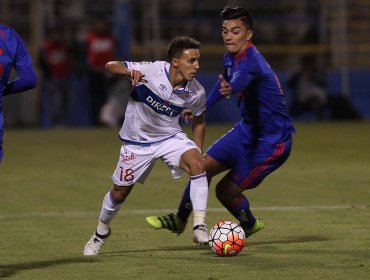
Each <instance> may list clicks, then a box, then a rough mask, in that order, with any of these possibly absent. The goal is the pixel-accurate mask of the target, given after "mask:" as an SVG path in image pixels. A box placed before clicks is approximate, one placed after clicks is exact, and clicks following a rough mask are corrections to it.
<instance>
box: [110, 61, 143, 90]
mask: <svg viewBox="0 0 370 280" xmlns="http://www.w3.org/2000/svg"><path fill="white" fill-rule="evenodd" d="M105 69H106V70H107V71H108V72H109V73H110V74H112V75H120V76H124V77H128V78H131V85H132V86H136V85H137V84H138V83H139V82H141V81H142V78H143V77H144V76H145V75H144V74H143V73H141V72H140V71H138V70H129V69H127V67H126V66H125V64H124V63H123V62H122V61H109V62H108V63H107V64H106V65H105Z"/></svg>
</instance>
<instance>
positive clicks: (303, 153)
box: [0, 122, 370, 280]
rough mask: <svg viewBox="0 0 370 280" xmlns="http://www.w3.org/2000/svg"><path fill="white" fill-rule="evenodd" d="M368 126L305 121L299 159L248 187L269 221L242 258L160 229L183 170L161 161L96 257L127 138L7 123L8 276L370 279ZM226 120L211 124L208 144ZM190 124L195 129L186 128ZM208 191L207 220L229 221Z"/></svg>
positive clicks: (0, 254)
mask: <svg viewBox="0 0 370 280" xmlns="http://www.w3.org/2000/svg"><path fill="white" fill-rule="evenodd" d="M369 125H370V124H369V123H366V122H363V123H350V122H349V123H321V124H319V123H313V124H298V125H297V134H296V135H295V136H294V146H293V151H292V154H291V157H290V158H289V160H288V161H287V162H286V164H285V165H284V166H283V167H282V168H280V169H279V170H277V171H276V172H275V173H273V174H271V175H270V176H269V177H268V178H266V180H265V181H264V182H263V183H262V185H261V186H259V187H258V188H256V189H254V190H251V191H247V192H246V194H247V195H248V197H249V198H250V200H251V204H252V207H253V208H254V212H255V214H256V216H258V217H261V218H263V219H264V221H265V225H266V227H265V229H264V230H263V231H262V232H260V233H258V234H256V235H254V236H252V237H251V238H250V240H248V243H247V246H246V247H245V248H244V250H243V251H242V253H241V254H240V255H239V256H236V257H232V258H220V257H216V256H214V255H212V252H211V251H210V249H208V247H196V246H193V245H192V241H191V229H190V227H188V228H187V229H186V231H185V232H184V234H182V235H180V236H176V235H174V234H171V233H169V232H167V231H161V230H153V229H151V228H150V227H149V226H148V225H147V224H146V222H145V217H146V216H148V215H151V214H159V215H162V214H166V213H168V211H172V210H173V211H174V210H175V209H176V207H177V204H178V202H179V199H180V196H181V194H182V191H183V188H184V186H185V184H186V181H187V178H186V176H184V178H181V179H180V180H173V179H172V177H171V175H170V173H169V171H168V170H167V167H166V166H165V165H164V164H163V163H161V162H158V163H157V165H156V166H155V168H154V170H153V172H152V173H151V174H150V176H149V177H148V179H147V181H146V183H145V185H137V186H136V187H135V188H136V189H135V190H134V191H133V192H132V194H131V196H130V197H129V198H128V200H127V201H126V203H125V205H124V206H123V207H122V209H121V212H120V213H119V214H118V216H117V217H116V219H115V220H114V222H113V224H112V231H113V234H112V236H111V237H110V239H109V241H108V242H107V243H106V245H105V246H104V248H103V250H102V254H101V255H100V256H98V257H90V258H86V257H83V256H82V250H83V247H84V245H85V243H86V241H87V240H88V239H89V238H90V236H91V234H92V233H93V231H94V229H95V226H96V223H97V219H98V214H99V211H100V207H101V202H102V198H103V196H104V195H105V193H106V192H107V191H108V190H109V189H110V187H111V184H112V183H111V180H110V176H111V174H112V172H113V170H114V168H115V165H116V160H117V159H118V151H119V147H120V141H119V140H118V137H117V130H112V129H51V130H30V129H24V130H11V129H8V130H6V131H5V139H4V149H5V157H4V160H3V162H2V165H1V166H0V187H1V195H0V223H1V226H0V236H1V239H2V241H1V245H0V246H1V250H0V278H2V277H8V278H11V279H99V280H101V279H199V280H202V279H205V280H211V279H212V280H218V279H220V280H221V279H368V277H369V275H370V251H369V246H370V223H369V221H370V212H369V207H370V204H369V198H370V175H369V174H370V171H369V170H370V127H369ZM229 128H230V125H221V126H209V127H208V129H207V141H206V146H208V145H209V144H211V143H212V142H213V141H214V140H215V139H217V138H218V137H219V136H220V135H222V134H223V133H224V132H226V131H227V130H228V129H229ZM186 130H187V131H189V130H188V128H186ZM220 178H221V177H217V178H215V179H214V181H213V182H212V185H211V189H210V195H209V203H208V206H209V208H210V209H209V211H208V215H207V221H208V224H209V226H211V225H212V224H213V223H216V222H217V221H218V220H220V219H232V220H234V218H233V217H232V216H230V214H229V213H228V212H226V211H224V210H223V208H222V206H221V205H220V203H219V202H218V201H217V200H216V198H215V195H214V184H215V182H216V181H217V180H218V179H220Z"/></svg>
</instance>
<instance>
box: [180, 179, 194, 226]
mask: <svg viewBox="0 0 370 280" xmlns="http://www.w3.org/2000/svg"><path fill="white" fill-rule="evenodd" d="M191 211H193V205H192V204H191V199H190V181H189V182H188V184H187V185H186V188H185V190H184V193H183V195H182V199H181V202H180V205H179V207H178V209H177V216H178V217H179V218H180V219H181V220H182V221H184V222H187V221H188V218H189V216H190V214H191Z"/></svg>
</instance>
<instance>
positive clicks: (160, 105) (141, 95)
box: [131, 85, 184, 117]
mask: <svg viewBox="0 0 370 280" xmlns="http://www.w3.org/2000/svg"><path fill="white" fill-rule="evenodd" d="M131 97H132V98H133V99H134V100H135V101H137V102H142V103H144V104H145V105H147V106H148V107H150V108H151V109H152V110H153V111H154V112H156V113H158V114H161V115H166V116H169V117H177V116H178V115H179V114H180V113H181V111H182V110H184V108H183V107H180V106H175V105H173V104H167V102H166V100H163V99H162V98H160V97H159V96H158V95H156V94H155V93H154V92H152V91H151V90H150V89H149V88H148V87H147V86H145V85H139V86H136V87H134V88H133V89H132V92H131Z"/></svg>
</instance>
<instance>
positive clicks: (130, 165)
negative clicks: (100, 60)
mask: <svg viewBox="0 0 370 280" xmlns="http://www.w3.org/2000/svg"><path fill="white" fill-rule="evenodd" d="M199 47H200V43H199V42H198V41H196V40H194V39H193V38H190V37H187V36H178V37H175V38H174V39H172V41H171V43H170V45H169V48H168V58H169V62H165V61H155V62H129V61H123V62H122V61H111V62H108V63H107V64H106V69H107V71H108V72H109V73H111V74H113V75H120V76H123V77H129V78H131V80H132V86H133V89H132V91H131V94H130V98H129V102H128V105H127V109H126V114H125V120H124V122H123V125H122V128H121V130H120V132H119V136H120V138H121V140H122V146H121V150H120V155H119V160H118V163H117V167H116V169H115V171H114V173H113V176H112V179H113V183H114V185H113V188H112V189H111V190H110V191H109V192H108V193H107V194H106V195H105V197H104V199H103V205H102V209H101V212H100V216H99V221H98V226H97V228H96V231H95V233H94V234H93V235H92V237H91V238H90V240H89V241H88V242H87V244H86V246H85V249H84V252H83V253H84V255H85V256H91V255H98V254H99V252H100V249H101V247H102V246H103V244H104V242H105V241H106V239H107V238H108V237H109V235H110V233H111V228H110V224H111V221H112V220H113V218H114V216H115V215H116V214H117V212H118V211H119V209H120V207H121V205H122V203H123V202H124V201H125V199H126V198H127V196H128V195H129V194H130V192H131V190H132V188H133V187H134V185H135V183H136V182H138V183H144V181H145V179H146V177H147V176H148V174H149V173H150V171H151V169H152V167H153V165H154V163H155V161H156V160H157V159H161V160H162V161H163V162H164V163H165V164H167V166H168V167H169V169H170V171H171V173H172V176H173V177H174V178H178V177H180V176H181V174H182V172H183V171H185V172H186V173H188V174H189V175H190V179H191V191H190V192H191V194H190V196H191V200H192V205H193V208H194V223H193V232H194V238H193V239H194V242H195V243H207V242H208V233H207V227H206V224H205V216H206V208H207V198H208V182H207V177H206V172H205V167H204V164H203V160H202V157H201V149H202V147H203V142H204V134H205V116H204V111H205V98H206V93H205V91H204V88H203V87H202V86H201V84H200V83H199V82H198V81H197V80H195V79H194V77H195V75H196V73H197V72H198V70H199V57H200V54H199ZM185 108H186V109H191V110H192V113H193V116H194V117H193V123H192V133H193V141H192V140H190V139H189V138H188V137H187V136H186V134H185V133H184V132H183V131H182V129H181V127H180V125H179V116H180V113H181V111H182V110H183V109H185ZM163 222H164V223H166V221H163Z"/></svg>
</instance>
